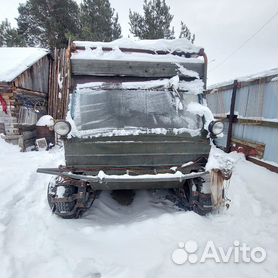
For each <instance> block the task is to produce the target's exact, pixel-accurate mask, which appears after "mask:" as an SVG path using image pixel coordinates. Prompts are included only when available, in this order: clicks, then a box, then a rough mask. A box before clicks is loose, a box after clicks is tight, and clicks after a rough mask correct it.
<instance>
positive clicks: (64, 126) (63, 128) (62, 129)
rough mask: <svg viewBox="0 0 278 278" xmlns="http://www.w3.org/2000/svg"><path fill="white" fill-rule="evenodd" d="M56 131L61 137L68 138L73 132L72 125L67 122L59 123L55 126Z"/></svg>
mask: <svg viewBox="0 0 278 278" xmlns="http://www.w3.org/2000/svg"><path fill="white" fill-rule="evenodd" d="M54 131H55V132H56V133H57V134H59V135H61V136H66V135H68V134H69V133H70V131H71V125H70V123H69V122H67V121H62V120H61V121H57V122H56V123H55V125H54Z"/></svg>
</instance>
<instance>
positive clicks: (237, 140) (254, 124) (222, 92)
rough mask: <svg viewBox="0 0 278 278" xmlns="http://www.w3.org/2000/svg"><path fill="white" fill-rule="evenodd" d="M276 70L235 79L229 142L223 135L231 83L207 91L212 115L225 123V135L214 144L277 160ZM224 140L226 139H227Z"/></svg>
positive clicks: (230, 97)
mask: <svg viewBox="0 0 278 278" xmlns="http://www.w3.org/2000/svg"><path fill="white" fill-rule="evenodd" d="M277 75H278V70H277V69H274V70H271V71H269V72H268V73H267V74H264V75H262V76H259V75H258V76H256V77H253V78H249V79H239V80H238V84H237V86H236V90H235V91H236V95H235V109H234V114H235V117H233V124H232V134H231V135H232V136H231V142H230V143H231V145H230V146H227V144H228V145H229V138H227V131H228V126H229V115H230V114H232V113H231V111H230V108H231V99H232V92H233V87H234V86H233V83H226V84H223V85H219V86H215V87H213V88H210V89H209V90H208V91H207V103H208V106H209V108H210V109H211V110H212V112H213V113H214V116H215V118H218V119H222V120H223V121H224V124H225V131H224V133H225V136H224V137H223V138H219V139H217V140H216V141H217V144H219V145H220V146H222V147H225V148H227V147H228V148H230V147H231V148H233V146H235V145H237V147H238V146H240V147H242V148H244V147H246V148H247V151H248V152H249V153H248V154H249V155H250V156H255V157H258V158H260V159H262V160H265V161H268V162H272V163H273V162H274V163H278V115H277V108H278V77H277ZM227 140H228V142H227Z"/></svg>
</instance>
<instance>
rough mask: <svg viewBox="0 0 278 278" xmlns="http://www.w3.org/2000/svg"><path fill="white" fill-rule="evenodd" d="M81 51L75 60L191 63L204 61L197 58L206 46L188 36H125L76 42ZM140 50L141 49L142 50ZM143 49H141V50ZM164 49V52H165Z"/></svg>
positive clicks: (73, 57)
mask: <svg viewBox="0 0 278 278" xmlns="http://www.w3.org/2000/svg"><path fill="white" fill-rule="evenodd" d="M73 43H74V45H75V46H76V48H77V50H76V51H75V52H73V53H72V56H71V59H72V60H75V59H88V60H117V61H146V62H151V61H153V62H171V63H176V62H177V63H178V62H185V61H186V62H190V63H203V61H202V60H200V59H198V58H196V56H198V53H199V52H200V50H201V49H202V48H200V47H198V46H195V45H193V44H192V43H190V42H189V41H188V40H187V39H184V38H181V39H174V40H166V39H159V40H136V39H130V38H121V39H118V40H115V41H112V42H88V41H74V42H73ZM138 50H139V51H138ZM140 50H141V52H140ZM162 52H163V55H162ZM173 53H175V54H176V53H184V54H193V55H195V56H194V58H186V57H183V56H178V55H173Z"/></svg>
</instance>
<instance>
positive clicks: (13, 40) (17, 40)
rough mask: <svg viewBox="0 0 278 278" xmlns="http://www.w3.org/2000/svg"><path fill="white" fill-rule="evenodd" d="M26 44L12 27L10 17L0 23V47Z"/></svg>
mask: <svg viewBox="0 0 278 278" xmlns="http://www.w3.org/2000/svg"><path fill="white" fill-rule="evenodd" d="M2 46H6V47H12V46H24V42H23V40H22V38H21V37H20V35H19V34H18V32H17V29H16V28H12V27H11V24H10V22H9V21H8V19H5V20H3V21H2V22H1V23H0V47H2Z"/></svg>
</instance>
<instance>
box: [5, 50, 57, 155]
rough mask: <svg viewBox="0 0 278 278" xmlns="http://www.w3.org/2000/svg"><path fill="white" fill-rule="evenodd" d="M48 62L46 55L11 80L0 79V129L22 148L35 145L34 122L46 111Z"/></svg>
mask: <svg viewBox="0 0 278 278" xmlns="http://www.w3.org/2000/svg"><path fill="white" fill-rule="evenodd" d="M51 63H52V59H51V56H50V55H46V56H44V57H42V58H41V59H39V60H38V61H37V62H36V63H35V64H33V65H32V66H31V67H30V68H28V69H27V70H25V71H24V72H23V73H21V74H20V75H19V76H17V77H16V78H15V79H14V80H13V81H11V82H8V83H3V82H2V83H1V82H0V101H1V103H0V133H1V134H2V137H3V138H4V139H5V140H6V141H7V142H10V143H13V144H18V145H19V146H20V147H21V149H22V150H26V148H27V147H29V146H32V145H34V142H35V139H36V128H35V124H36V122H37V120H38V119H39V118H40V117H41V116H42V115H45V114H47V99H48V91H49V88H48V86H49V85H48V84H49V69H50V64H51Z"/></svg>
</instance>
